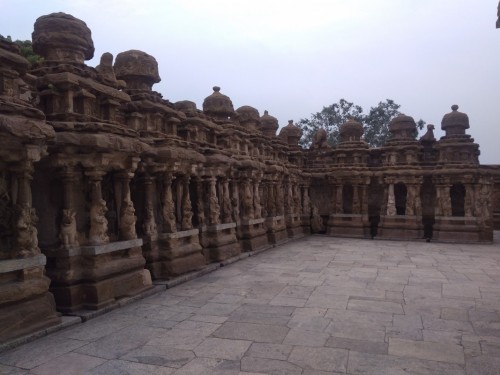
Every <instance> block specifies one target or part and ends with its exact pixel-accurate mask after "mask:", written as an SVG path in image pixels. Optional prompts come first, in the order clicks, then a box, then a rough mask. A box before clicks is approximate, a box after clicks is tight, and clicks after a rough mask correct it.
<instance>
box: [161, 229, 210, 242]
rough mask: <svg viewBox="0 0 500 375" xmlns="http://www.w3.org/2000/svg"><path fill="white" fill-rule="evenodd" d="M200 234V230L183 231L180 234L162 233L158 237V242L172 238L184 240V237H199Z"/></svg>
mask: <svg viewBox="0 0 500 375" xmlns="http://www.w3.org/2000/svg"><path fill="white" fill-rule="evenodd" d="M199 233H200V230H199V229H198V228H196V229H189V230H183V231H180V232H172V233H161V234H159V235H158V240H169V239H171V238H184V237H191V236H197V235H198V234H199Z"/></svg>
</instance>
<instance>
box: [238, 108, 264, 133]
mask: <svg viewBox="0 0 500 375" xmlns="http://www.w3.org/2000/svg"><path fill="white" fill-rule="evenodd" d="M236 113H237V114H238V119H239V121H240V124H241V125H242V126H244V127H246V128H248V129H257V128H258V126H259V125H260V115H259V111H257V109H255V108H254V107H250V106H249V105H244V106H242V107H240V108H238V109H237V110H236Z"/></svg>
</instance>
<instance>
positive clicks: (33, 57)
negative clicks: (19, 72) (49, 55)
mask: <svg viewBox="0 0 500 375" xmlns="http://www.w3.org/2000/svg"><path fill="white" fill-rule="evenodd" d="M0 39H3V40H7V41H9V42H14V43H15V44H17V45H18V46H19V47H20V49H21V55H22V56H23V57H24V58H25V59H26V60H28V61H29V63H30V64H35V63H38V62H41V61H43V57H41V56H39V55H37V54H36V53H35V52H33V43H32V42H31V40H19V39H18V40H14V41H13V40H12V38H11V37H10V35H7V36H6V37H4V36H3V35H1V34H0Z"/></svg>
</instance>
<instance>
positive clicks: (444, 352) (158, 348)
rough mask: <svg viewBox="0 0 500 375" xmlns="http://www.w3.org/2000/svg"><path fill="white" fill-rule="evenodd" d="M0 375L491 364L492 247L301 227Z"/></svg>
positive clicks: (494, 351)
mask: <svg viewBox="0 0 500 375" xmlns="http://www.w3.org/2000/svg"><path fill="white" fill-rule="evenodd" d="M0 373H2V374H27V373H29V374H38V375H44V374H50V375H54V374H176V375H184V374H204V375H205V374H227V375H230V374H235V375H244V374H245V375H250V374H254V375H255V374H303V375H313V374H314V375H320V374H337V373H339V374H345V373H347V374H376V375H395V374H404V375H409V374H439V375H447V374H450V375H451V374H453V375H460V374H468V375H473V374H474V375H475V374H483V375H486V374H488V375H490V374H500V245H499V244H495V245H449V244H438V243H423V242H422V243H420V242H418V243H417V242H398V241H370V240H353V239H339V238H331V237H322V236H311V237H307V238H304V239H301V240H298V241H295V242H291V243H288V244H286V245H283V246H280V247H277V248H275V249H272V250H269V251H267V252H264V253H261V254H259V255H257V256H255V257H251V258H247V259H244V260H242V261H240V262H237V263H234V264H232V265H229V266H226V267H223V268H221V269H219V270H218V271H216V272H214V273H211V274H209V275H206V276H203V277H201V278H199V279H196V280H193V281H190V282H187V283H185V284H182V285H179V286H176V287H174V288H172V289H169V290H166V291H164V292H161V293H159V294H155V295H153V296H151V297H148V298H146V299H143V300H141V301H138V302H135V303H132V304H130V305H128V306H125V307H123V308H121V309H118V310H115V311H113V312H111V313H108V314H106V315H103V316H101V317H98V318H95V319H92V320H90V321H88V322H86V323H83V324H79V325H76V326H73V327H71V328H68V329H65V330H62V331H59V332H56V333H54V334H51V335H49V336H47V337H44V338H41V339H38V340H36V341H34V342H31V343H29V344H25V345H23V346H21V347H18V348H16V349H13V350H11V351H8V352H4V353H2V354H0Z"/></svg>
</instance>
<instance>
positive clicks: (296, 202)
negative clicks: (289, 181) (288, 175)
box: [292, 181, 302, 215]
mask: <svg viewBox="0 0 500 375" xmlns="http://www.w3.org/2000/svg"><path fill="white" fill-rule="evenodd" d="M292 191H293V208H294V211H293V213H294V214H298V215H300V213H301V211H302V204H301V199H300V186H299V185H298V183H297V181H295V183H294V185H293V187H292Z"/></svg>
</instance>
